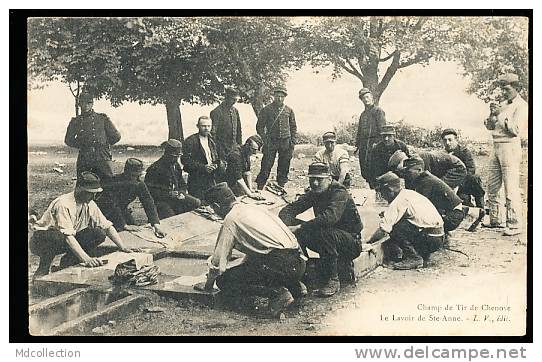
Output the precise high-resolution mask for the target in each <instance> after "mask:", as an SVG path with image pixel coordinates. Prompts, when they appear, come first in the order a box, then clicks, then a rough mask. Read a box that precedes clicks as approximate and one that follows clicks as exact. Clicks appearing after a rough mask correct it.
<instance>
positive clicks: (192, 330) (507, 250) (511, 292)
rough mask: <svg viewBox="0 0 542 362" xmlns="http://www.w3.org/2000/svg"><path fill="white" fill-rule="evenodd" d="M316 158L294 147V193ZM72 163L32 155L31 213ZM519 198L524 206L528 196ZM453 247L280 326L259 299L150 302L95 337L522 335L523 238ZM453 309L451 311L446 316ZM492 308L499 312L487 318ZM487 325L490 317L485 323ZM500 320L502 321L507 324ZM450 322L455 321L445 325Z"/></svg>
mask: <svg viewBox="0 0 542 362" xmlns="http://www.w3.org/2000/svg"><path fill="white" fill-rule="evenodd" d="M314 150H315V147H313V146H312V147H311V146H301V147H298V148H296V152H295V157H294V159H293V160H292V165H291V167H292V171H291V173H290V179H291V181H290V182H289V183H288V185H287V189H288V191H289V192H290V193H300V192H302V190H303V188H305V187H306V186H307V184H308V179H307V177H306V173H307V172H306V170H307V165H308V164H309V163H310V160H311V155H312V154H314ZM160 153H161V151H160V149H159V148H156V147H134V149H132V148H131V147H130V149H128V148H127V146H119V147H116V148H114V150H113V158H114V159H115V162H114V169H115V171H116V172H121V171H122V167H123V164H124V161H125V160H126V158H128V157H138V158H140V159H142V160H143V161H145V162H146V164H147V165H149V164H150V163H151V162H153V161H154V160H155V159H157V158H158V157H159V155H160ZM75 159H76V153H75V152H74V151H73V150H70V149H68V148H67V147H40V148H30V149H29V163H28V190H29V205H28V206H29V210H31V211H33V212H34V213H36V214H37V215H38V216H41V214H42V213H43V212H44V211H45V209H46V208H47V205H48V204H49V203H50V202H51V201H52V200H53V199H54V198H55V197H57V196H59V195H60V194H63V193H66V192H69V191H70V190H72V189H73V187H74V185H75V181H74V179H73V176H74V175H75ZM487 160H488V156H487V155H477V156H476V161H477V165H478V170H479V171H478V172H479V173H480V174H481V176H482V179H484V180H485V179H486V177H485V176H486V164H487ZM55 163H56V164H55ZM58 164H61V165H60V166H59V165H58ZM254 166H255V167H254V168H255V169H254V171H253V172H254V174H256V172H257V171H258V167H259V162H254ZM352 166H353V167H354V168H355V171H354V174H355V177H354V187H366V184H365V181H364V180H363V179H362V178H361V176H359V165H358V163H357V159H352ZM53 168H59V169H61V170H62V171H63V172H62V173H59V172H58V171H54V170H53ZM273 176H274V174H272V176H271V177H273ZM526 178H527V152H526V150H524V157H523V163H522V185H525V189H524V190H526V183H527V181H526ZM523 196H524V200H526V198H527V193H526V191H525V193H524V195H523ZM525 202H526V201H525ZM134 209H135V213H136V215H137V219H138V221H141V222H142V223H143V222H145V217H144V214H143V213H142V212H141V211H142V210H141V207H140V205H137V202H136V205H135V207H134ZM450 248H451V249H454V250H459V251H461V252H462V253H464V254H466V255H464V254H462V253H458V252H455V251H450V250H441V251H438V252H436V253H434V254H433V257H432V259H431V263H430V265H429V266H428V267H427V268H424V269H420V270H417V271H394V270H390V269H386V268H382V267H379V268H378V269H376V270H375V271H374V272H373V273H372V274H370V275H369V276H367V277H365V278H363V279H361V280H359V281H358V283H357V285H355V286H347V287H344V288H342V289H341V292H340V293H339V294H338V295H335V296H333V297H332V298H328V299H318V298H315V297H312V296H310V297H308V298H306V299H305V300H303V301H302V302H301V303H300V304H299V305H296V306H294V307H293V308H292V309H291V310H289V311H287V312H286V314H285V315H284V316H283V318H281V319H278V320H277V319H269V318H266V317H265V314H264V312H263V309H264V305H263V304H262V303H263V301H262V300H256V303H255V307H254V308H251V309H249V310H247V309H241V310H240V309H232V308H230V307H227V306H225V305H224V304H223V303H220V301H219V302H218V303H217V304H216V305H215V306H214V307H211V306H207V305H202V304H199V303H196V302H191V301H184V300H183V301H177V300H173V299H167V298H161V297H158V296H156V295H153V294H149V302H148V303H147V304H146V305H144V306H142V307H140V308H139V309H138V311H137V312H135V313H134V314H133V315H130V316H127V317H125V318H123V319H122V320H116V321H114V323H113V322H112V323H110V324H108V325H104V326H103V328H101V329H99V330H100V331H101V333H103V334H105V335H292V336H293V335H296V336H300V335H380V334H385V335H405V334H406V335H413V334H420V335H441V334H442V335H476V334H481V335H488V334H489V335H491V334H496V335H498V334H504V335H506V334H523V332H522V331H524V321H525V316H524V311H525V301H526V284H527V283H526V265H527V244H526V236H525V234H523V235H520V236H516V237H504V236H502V235H501V232H500V231H493V230H488V229H480V228H479V229H478V230H477V231H476V232H475V233H468V232H466V231H464V230H457V231H455V232H454V234H453V235H452V238H451V240H450ZM467 256H468V257H467ZM37 261H38V258H37V257H35V256H34V255H32V254H31V253H29V264H28V266H29V274H32V273H33V270H35V268H36V267H37ZM447 304H448V305H450V306H452V307H454V309H452V310H450V309H448V310H445V306H446V305H447ZM458 304H459V305H461V306H459V309H462V308H463V307H465V308H467V311H458V310H457V309H458ZM484 305H486V307H484ZM503 305H508V306H511V310H510V311H507V312H502V314H500V313H501V312H499V311H495V309H497V308H501V307H502V306H503ZM150 306H152V307H155V308H151V310H152V312H149V310H148V308H149V307H150ZM474 307H476V308H477V309H474ZM488 308H493V309H492V310H490V311H488ZM501 309H502V308H501ZM484 316H488V317H487V318H486V319H485V320H483V321H481V322H480V321H479V319H480V318H482V319H483V318H484ZM499 316H502V318H500V317H499ZM443 317H444V321H443V320H442V319H443ZM447 317H448V318H447ZM452 317H453V318H452ZM504 317H506V320H502V319H505V318H504ZM386 318H387V320H386ZM410 318H414V319H415V321H412V320H410ZM417 318H418V320H417V321H416V319H417ZM419 318H424V319H425V320H423V321H422V320H419ZM437 318H438V320H437ZM450 318H451V319H452V320H453V319H454V318H455V321H449V320H450ZM457 318H459V319H460V320H459V321H458V320H457ZM499 319H501V320H499Z"/></svg>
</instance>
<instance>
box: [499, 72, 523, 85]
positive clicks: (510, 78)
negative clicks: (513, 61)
mask: <svg viewBox="0 0 542 362" xmlns="http://www.w3.org/2000/svg"><path fill="white" fill-rule="evenodd" d="M497 82H499V84H501V85H507V84H517V83H519V77H518V76H517V74H514V73H506V74H503V75H501V76H500V77H499V79H498V80H497Z"/></svg>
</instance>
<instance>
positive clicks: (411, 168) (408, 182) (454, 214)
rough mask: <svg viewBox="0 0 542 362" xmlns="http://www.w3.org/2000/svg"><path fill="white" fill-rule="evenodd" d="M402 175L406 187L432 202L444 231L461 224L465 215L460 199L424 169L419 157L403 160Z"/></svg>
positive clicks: (453, 228)
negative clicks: (440, 218)
mask: <svg viewBox="0 0 542 362" xmlns="http://www.w3.org/2000/svg"><path fill="white" fill-rule="evenodd" d="M404 176H405V186H406V188H407V189H410V190H414V191H416V192H417V193H419V194H420V195H423V196H425V197H427V198H428V199H429V201H431V202H432V203H433V205H434V206H435V208H436V209H437V211H438V212H439V214H440V216H442V220H443V221H444V231H445V232H448V231H452V230H455V229H456V228H457V227H458V226H459V224H461V222H462V221H463V218H464V217H465V213H464V211H463V204H462V203H461V199H460V198H459V197H458V196H457V195H456V194H455V192H454V190H452V189H451V188H450V186H448V185H446V183H445V182H444V181H442V180H441V179H439V178H438V177H436V176H434V175H433V174H431V172H429V171H424V163H423V160H422V159H421V158H420V157H418V156H413V157H411V158H407V159H406V160H405V162H404ZM467 210H468V209H467Z"/></svg>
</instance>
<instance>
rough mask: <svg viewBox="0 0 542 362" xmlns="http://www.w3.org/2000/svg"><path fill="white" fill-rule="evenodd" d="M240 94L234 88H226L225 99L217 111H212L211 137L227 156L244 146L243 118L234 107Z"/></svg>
mask: <svg viewBox="0 0 542 362" xmlns="http://www.w3.org/2000/svg"><path fill="white" fill-rule="evenodd" d="M238 97H239V92H238V91H237V90H236V89H234V88H226V91H225V97H224V100H223V101H222V103H220V104H219V105H218V106H217V107H216V108H215V109H213V110H212V111H211V114H210V116H211V120H212V122H213V127H212V128H211V136H213V139H214V140H215V142H216V143H217V146H218V147H221V148H222V152H223V154H225V155H227V154H228V153H229V152H231V150H232V149H233V147H234V146H235V145H238V146H240V145H241V144H242V133H241V118H240V117H239V111H238V110H237V108H235V107H234V104H235V103H236V102H237V98H238Z"/></svg>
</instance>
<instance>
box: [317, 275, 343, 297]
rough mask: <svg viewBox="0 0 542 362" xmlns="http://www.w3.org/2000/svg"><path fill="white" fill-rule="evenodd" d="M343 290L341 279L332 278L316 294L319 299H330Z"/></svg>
mask: <svg viewBox="0 0 542 362" xmlns="http://www.w3.org/2000/svg"><path fill="white" fill-rule="evenodd" d="M340 289H341V283H340V282H339V277H334V278H330V279H329V280H328V281H327V282H326V283H325V284H324V285H323V286H322V288H320V289H318V291H317V292H316V296H317V297H321V298H328V297H331V296H332V295H334V294H336V293H338V292H339V290H340Z"/></svg>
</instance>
